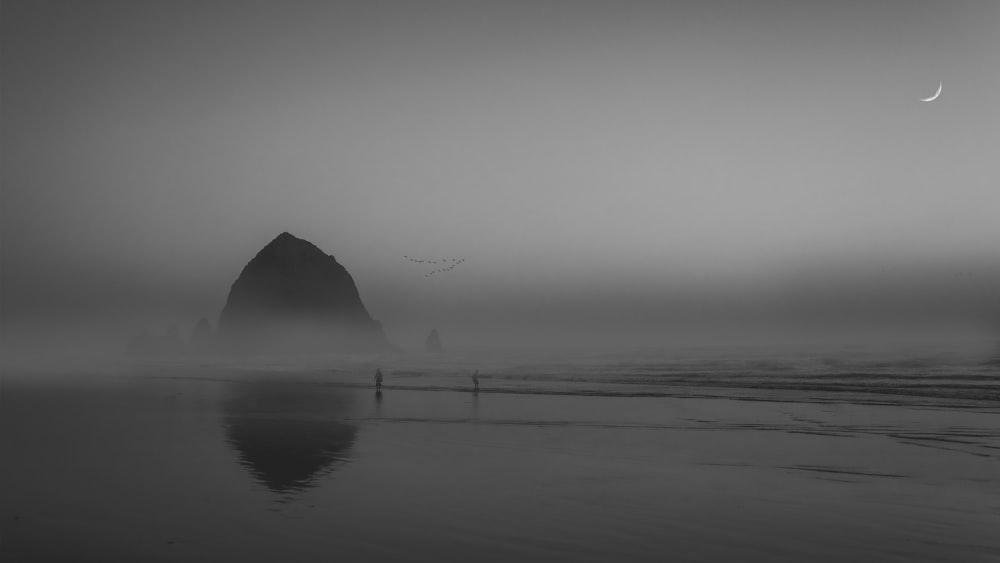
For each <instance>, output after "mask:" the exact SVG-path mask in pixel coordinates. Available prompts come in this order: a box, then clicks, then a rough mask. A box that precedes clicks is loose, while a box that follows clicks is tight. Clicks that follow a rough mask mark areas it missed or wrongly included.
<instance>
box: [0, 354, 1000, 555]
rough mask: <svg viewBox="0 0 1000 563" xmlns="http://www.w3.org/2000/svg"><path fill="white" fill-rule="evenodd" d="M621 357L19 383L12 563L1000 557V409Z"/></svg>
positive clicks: (5, 547)
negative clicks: (379, 377)
mask: <svg viewBox="0 0 1000 563" xmlns="http://www.w3.org/2000/svg"><path fill="white" fill-rule="evenodd" d="M620 360H621V359H620V358H610V359H609V358H603V359H600V360H595V361H588V362H581V363H578V364H577V365H573V363H572V362H569V363H566V362H562V363H556V362H544V361H543V362H537V363H534V364H531V365H526V364H525V365H516V364H504V365H501V364H496V365H492V366H491V365H489V364H485V363H483V362H480V364H479V365H480V366H481V369H482V373H481V376H482V377H481V378H482V381H483V384H482V385H483V389H482V390H481V391H480V392H479V393H472V392H471V391H470V389H469V385H470V382H469V381H468V371H467V367H468V366H467V365H466V364H465V363H463V362H462V361H457V360H447V361H445V360H440V361H436V362H426V361H423V360H421V361H413V360H406V359H401V360H385V359H383V365H386V368H385V369H384V371H386V372H387V379H386V389H385V391H384V392H383V393H382V395H381V396H380V397H377V396H375V395H374V394H373V393H372V390H371V389H370V388H368V387H367V385H368V384H369V382H368V379H369V378H370V374H371V372H372V371H374V370H373V369H372V370H369V368H370V365H369V364H370V360H367V359H365V360H359V361H358V362H355V363H347V364H344V365H340V366H338V367H337V368H336V369H332V368H329V367H326V366H321V365H316V366H312V367H311V368H310V369H302V368H295V369H292V368H291V367H289V366H288V365H284V364H281V363H280V362H274V363H271V364H268V365H264V366H261V365H257V366H253V367H248V366H238V365H233V364H225V365H224V364H222V363H212V362H203V363H197V362H172V363H155V362H153V363H147V364H145V365H123V366H119V367H118V368H117V369H113V370H104V371H96V372H94V373H91V374H89V375H86V374H81V373H77V374H63V375H60V376H56V375H39V374H33V375H30V376H29V375H24V374H22V375H18V374H6V375H5V378H4V381H3V388H2V393H0V403H2V409H0V417H2V421H0V422H2V424H0V433H2V448H3V452H2V453H3V455H2V457H3V459H4V460H5V461H4V463H3V483H4V487H5V493H4V496H3V499H4V500H3V512H2V513H0V518H2V538H3V540H2V544H0V545H2V551H0V555H2V556H3V559H4V560H5V561H8V560H9V561H59V560H73V561H192V560H193V561H199V560H203V561H230V560H239V561H274V560H279V559H280V560H287V561H320V560H322V561H328V560H330V559H331V558H338V559H342V560H349V561H442V560H445V561H469V560H477V561H509V560H514V559H517V560H526V561H619V560H630V561H646V560H649V561H653V560H655V561H662V560H664V559H667V560H674V561H797V562H798V561H857V560H865V561H901V562H902V561H907V562H909V561H996V560H998V559H1000V535H998V534H996V530H998V529H1000V428H998V425H997V424H996V420H998V418H997V414H1000V408H998V407H1000V405H998V404H997V403H996V402H995V401H992V400H989V399H988V398H986V399H984V398H982V397H981V396H978V395H977V396H969V395H961V396H958V397H956V396H955V395H954V394H953V393H951V392H944V393H934V394H926V393H924V394H918V395H914V394H911V393H908V392H907V390H906V389H905V388H903V389H902V391H901V392H900V393H886V392H884V390H878V391H875V392H869V391H870V390H867V391H861V390H858V389H855V388H843V389H836V390H834V391H830V390H826V389H815V388H807V387H801V386H800V387H798V388H788V387H789V386H785V387H783V388H775V387H774V386H766V385H763V386H762V385H757V386H754V385H750V384H746V382H747V381H750V379H747V378H748V377H750V378H751V379H752V378H756V379H760V378H763V377H766V375H760V374H761V372H760V369H762V368H760V367H759V366H758V368H754V369H758V371H757V372H752V370H751V372H752V373H749V375H748V372H747V371H741V370H739V369H733V370H731V371H733V373H732V374H729V375H726V374H722V375H720V376H718V377H721V378H727V377H728V378H729V379H738V378H744V379H743V382H742V383H740V385H729V386H721V385H692V384H691V383H690V382H678V381H675V382H673V383H671V384H667V383H664V382H663V381H662V380H656V379H655V377H656V375H650V374H663V373H669V370H668V371H664V365H666V364H671V365H676V364H677V363H678V362H680V361H681V360H676V359H669V360H666V361H662V362H660V363H653V362H646V363H642V362H631V363H627V362H622V361H620ZM698 361H701V360H698ZM713 361H714V360H713ZM719 361H720V362H722V365H729V364H727V363H726V362H744V363H746V362H747V361H748V360H746V359H734V360H726V359H723V360H719ZM795 361H800V360H788V359H783V360H781V361H780V362H779V363H782V362H783V363H785V364H794V362H795ZM808 361H812V360H808ZM818 363H819V364H820V365H823V364H824V362H823V361H822V359H821V360H818ZM826 363H830V362H826ZM612 365H613V366H617V367H614V368H610V367H609V366H612ZM795 365H798V364H795ZM915 365H919V363H917V364H915ZM484 366H485V369H483V367H484ZM623 366H624V367H623ZM834 367H835V368H836V369H841V366H840V365H837V366H834ZM796 369H799V368H796ZM885 369H886V370H888V369H889V368H885ZM895 369H896V371H897V372H899V371H900V370H899V368H895ZM912 369H926V365H924V366H923V367H916V368H912ZM716 370H717V371H724V370H721V369H720V368H718V366H717V367H716ZM682 371H683V370H681V369H679V368H678V369H677V372H678V373H680V372H682ZM904 371H905V370H904ZM643 373H645V374H646V375H643V376H639V375H637V374H643ZM781 373H783V374H784V375H783V376H782V377H784V378H785V379H791V378H792V377H793V375H791V374H789V373H788V370H785V371H783V372H781ZM820 375H821V374H820ZM639 377H642V378H644V379H637V378H639ZM667 377H670V376H669V375H668V376H667ZM913 377H922V376H920V375H913ZM651 379H652V380H653V381H652V382H650V380H651ZM842 380H843V381H849V380H850V378H842ZM837 381H841V379H838V380H837ZM984 381H985V383H984V385H992V384H994V383H995V381H993V380H984Z"/></svg>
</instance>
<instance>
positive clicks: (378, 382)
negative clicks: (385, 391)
mask: <svg viewBox="0 0 1000 563" xmlns="http://www.w3.org/2000/svg"><path fill="white" fill-rule="evenodd" d="M375 392H376V393H381V392H382V370H381V369H379V368H375Z"/></svg>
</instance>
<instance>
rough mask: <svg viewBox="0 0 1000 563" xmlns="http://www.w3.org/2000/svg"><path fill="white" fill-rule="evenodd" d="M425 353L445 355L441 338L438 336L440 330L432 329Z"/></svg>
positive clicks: (425, 344) (425, 346)
mask: <svg viewBox="0 0 1000 563" xmlns="http://www.w3.org/2000/svg"><path fill="white" fill-rule="evenodd" d="M424 351H425V352H427V353H428V354H444V346H442V345H441V337H440V336H438V329H436V328H432V329H431V333H430V334H428V335H427V341H426V342H424Z"/></svg>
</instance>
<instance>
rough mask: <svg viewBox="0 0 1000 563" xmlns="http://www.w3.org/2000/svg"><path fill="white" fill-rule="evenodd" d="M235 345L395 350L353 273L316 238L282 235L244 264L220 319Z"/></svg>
mask: <svg viewBox="0 0 1000 563" xmlns="http://www.w3.org/2000/svg"><path fill="white" fill-rule="evenodd" d="M218 337H219V340H220V342H221V343H222V344H223V345H225V346H226V347H227V348H229V349H230V350H236V351H246V352H265V353H275V352H280V353H297V352H310V353H317V352H367V351H378V350H384V349H388V348H389V344H388V342H387V341H386V339H385V334H384V333H383V332H382V325H381V324H379V322H378V321H376V320H374V319H372V318H371V316H370V315H369V314H368V311H367V309H365V306H364V304H363V303H362V302H361V296H360V295H359V294H358V288H357V286H355V285H354V279H353V278H352V277H351V274H349V273H348V272H347V270H346V269H345V268H344V267H343V266H341V265H340V264H339V263H338V262H337V261H336V260H335V259H334V257H333V256H328V255H327V254H326V253H324V252H323V251H322V250H320V249H319V248H317V247H316V245H314V244H312V243H311V242H308V241H305V240H302V239H300V238H296V237H294V236H292V235H290V234H288V233H281V234H280V235H278V237H277V238H275V239H274V240H272V241H271V242H270V243H268V244H267V246H265V247H264V248H263V249H261V251H260V252H258V253H257V255H256V256H254V258H253V260H250V262H249V263H248V264H247V265H246V266H245V267H244V268H243V271H242V272H241V273H240V275H239V277H238V278H237V279H236V282H235V283H233V286H232V288H231V289H230V290H229V297H228V299H227V300H226V306H225V307H224V308H223V309H222V315H221V316H220V317H219V327H218Z"/></svg>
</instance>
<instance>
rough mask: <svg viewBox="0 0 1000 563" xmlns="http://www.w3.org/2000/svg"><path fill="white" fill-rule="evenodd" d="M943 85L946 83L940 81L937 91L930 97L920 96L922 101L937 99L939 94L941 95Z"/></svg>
mask: <svg viewBox="0 0 1000 563" xmlns="http://www.w3.org/2000/svg"><path fill="white" fill-rule="evenodd" d="M943 87H944V83H943V82H938V89H937V92H934V95H933V96H931V97H930V98H920V101H921V102H933V101H934V100H936V99H937V97H938V96H940V95H941V88H943Z"/></svg>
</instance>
